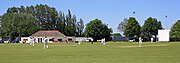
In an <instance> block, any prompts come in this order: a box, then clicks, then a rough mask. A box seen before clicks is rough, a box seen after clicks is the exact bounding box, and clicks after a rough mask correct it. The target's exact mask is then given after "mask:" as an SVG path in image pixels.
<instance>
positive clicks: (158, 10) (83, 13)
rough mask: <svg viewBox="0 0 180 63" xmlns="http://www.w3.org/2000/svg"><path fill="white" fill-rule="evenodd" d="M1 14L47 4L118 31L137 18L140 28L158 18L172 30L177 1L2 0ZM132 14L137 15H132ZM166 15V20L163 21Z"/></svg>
mask: <svg viewBox="0 0 180 63" xmlns="http://www.w3.org/2000/svg"><path fill="white" fill-rule="evenodd" d="M0 2H1V4H0V15H3V14H4V13H5V12H6V10H7V9H8V8H9V7H13V6H16V7H20V6H21V5H23V6H30V5H36V4H47V5H49V6H51V7H55V8H56V9H57V11H63V12H65V13H67V10H68V9H70V10H71V11H72V13H73V14H75V15H76V16H77V18H78V19H79V18H82V19H83V20H84V22H85V24H86V23H88V22H89V21H91V20H93V19H96V18H98V19H100V20H102V21H103V23H105V24H108V26H109V27H111V28H113V31H114V32H118V30H117V26H118V24H119V23H120V22H121V21H123V19H124V18H128V17H132V16H134V17H136V19H137V20H138V22H139V23H140V25H141V26H142V25H143V24H144V20H146V19H147V18H148V17H154V18H157V19H158V20H159V21H161V22H162V25H163V27H168V28H171V26H172V25H173V23H175V22H176V21H177V20H180V7H179V6H180V4H179V3H180V0H1V1H0ZM133 11H135V12H136V14H135V15H133ZM165 15H167V16H168V18H167V19H166V18H165Z"/></svg>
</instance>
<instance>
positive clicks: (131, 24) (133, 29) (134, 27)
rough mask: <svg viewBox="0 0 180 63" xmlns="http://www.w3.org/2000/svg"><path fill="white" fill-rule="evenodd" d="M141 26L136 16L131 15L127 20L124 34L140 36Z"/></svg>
mask: <svg viewBox="0 0 180 63" xmlns="http://www.w3.org/2000/svg"><path fill="white" fill-rule="evenodd" d="M140 28H141V26H140V25H139V23H138V21H137V20H136V19H135V18H134V17H129V19H128V20H127V25H126V29H125V32H124V35H125V36H127V37H130V38H132V37H135V36H136V37H139V36H140V33H141V32H140Z"/></svg>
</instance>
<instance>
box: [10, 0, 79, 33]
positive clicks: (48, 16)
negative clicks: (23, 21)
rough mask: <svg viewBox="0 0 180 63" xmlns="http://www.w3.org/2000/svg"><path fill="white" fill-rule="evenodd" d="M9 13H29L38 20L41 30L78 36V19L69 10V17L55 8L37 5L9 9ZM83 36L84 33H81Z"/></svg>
mask: <svg viewBox="0 0 180 63" xmlns="http://www.w3.org/2000/svg"><path fill="white" fill-rule="evenodd" d="M7 13H27V14H29V15H31V16H32V17H34V18H35V19H36V20H37V24H38V27H39V28H40V30H59V31H60V32H62V33H63V34H65V35H68V36H74V35H75V34H77V30H76V29H77V19H76V15H73V14H72V13H71V11H70V10H69V9H68V13H67V15H65V14H64V13H63V12H61V11H60V12H59V13H58V12H57V10H56V9H55V8H54V7H50V6H48V5H43V4H37V5H36V6H32V5H31V6H26V7H24V6H21V7H11V8H8V10H7ZM81 34H82V33H81Z"/></svg>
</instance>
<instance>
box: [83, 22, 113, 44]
mask: <svg viewBox="0 0 180 63" xmlns="http://www.w3.org/2000/svg"><path fill="white" fill-rule="evenodd" d="M111 32H112V29H110V28H108V26H107V25H105V24H103V23H102V22H101V20H99V19H95V20H92V21H90V22H89V23H88V24H87V25H86V28H85V31H84V34H85V36H86V37H92V38H93V40H94V41H97V40H98V39H102V38H107V37H110V35H111ZM92 44H93V42H92Z"/></svg>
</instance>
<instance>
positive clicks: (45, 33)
mask: <svg viewBox="0 0 180 63" xmlns="http://www.w3.org/2000/svg"><path fill="white" fill-rule="evenodd" d="M31 36H33V37H66V36H65V35H64V34H62V33H61V32H59V31H57V30H40V31H38V32H36V33H34V34H32V35H31Z"/></svg>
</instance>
